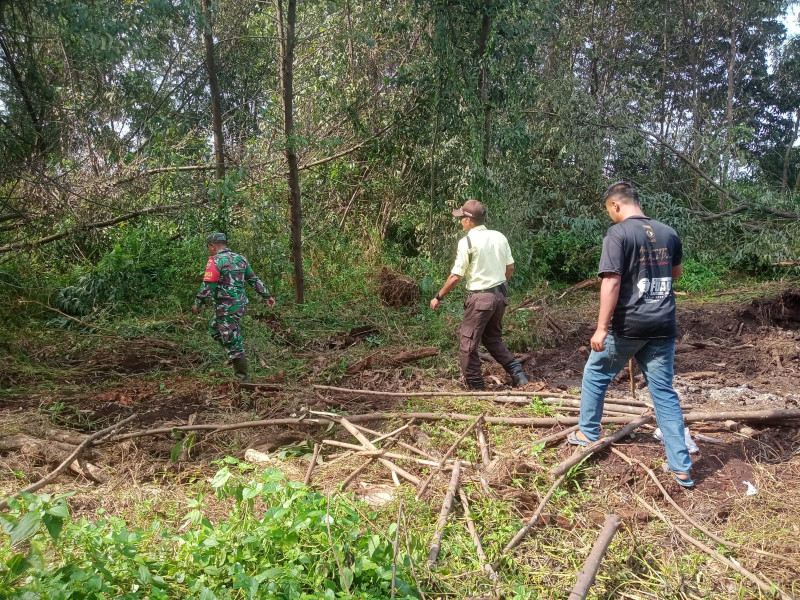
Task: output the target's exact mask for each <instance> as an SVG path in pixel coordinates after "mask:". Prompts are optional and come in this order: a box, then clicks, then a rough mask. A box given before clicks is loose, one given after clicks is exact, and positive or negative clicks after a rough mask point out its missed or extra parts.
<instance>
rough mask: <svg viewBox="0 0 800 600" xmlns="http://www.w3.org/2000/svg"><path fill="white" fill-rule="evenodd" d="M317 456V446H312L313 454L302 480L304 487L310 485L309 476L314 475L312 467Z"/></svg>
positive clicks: (315, 463)
mask: <svg viewBox="0 0 800 600" xmlns="http://www.w3.org/2000/svg"><path fill="white" fill-rule="evenodd" d="M318 456H319V444H314V454H313V455H312V456H311V464H309V465H308V471H306V476H305V479H303V483H304V484H306V485H311V476H312V475H313V474H314V467H315V466H316V465H317V457H318Z"/></svg>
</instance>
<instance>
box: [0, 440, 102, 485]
mask: <svg viewBox="0 0 800 600" xmlns="http://www.w3.org/2000/svg"><path fill="white" fill-rule="evenodd" d="M86 437H87V436H84V441H85V438H86ZM80 443H82V442H79V444H80ZM77 445H78V444H70V443H68V442H60V441H58V440H42V439H39V438H35V437H32V436H30V435H26V434H24V433H19V434H15V435H8V436H6V437H4V438H0V450H2V451H3V452H19V453H20V454H22V455H24V456H34V457H37V458H41V459H43V460H44V461H45V462H47V463H53V462H57V461H61V460H64V458H65V457H66V456H69V455H70V454H71V453H72V452H74V451H75V448H76V447H77ZM91 451H92V450H91V448H87V449H86V450H85V451H84V454H89V453H91ZM69 470H70V471H72V472H73V473H76V474H77V475H81V476H83V477H85V478H86V479H89V480H91V481H94V482H96V483H105V482H107V481H108V473H106V472H105V471H104V470H103V469H102V468H100V467H98V466H97V465H95V464H94V463H91V462H88V461H86V460H84V459H83V458H78V459H76V460H73V461H72V462H71V463H70V464H69Z"/></svg>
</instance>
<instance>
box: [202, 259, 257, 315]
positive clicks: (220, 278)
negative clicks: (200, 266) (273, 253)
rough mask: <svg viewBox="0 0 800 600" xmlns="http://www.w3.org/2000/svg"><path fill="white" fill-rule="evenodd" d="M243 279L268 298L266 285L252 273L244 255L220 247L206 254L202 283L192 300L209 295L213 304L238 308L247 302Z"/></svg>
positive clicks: (231, 308) (203, 298)
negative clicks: (211, 253) (208, 254)
mask: <svg viewBox="0 0 800 600" xmlns="http://www.w3.org/2000/svg"><path fill="white" fill-rule="evenodd" d="M245 281H247V282H248V283H249V284H250V285H252V286H253V289H255V291H256V292H258V293H259V294H260V295H261V296H262V297H264V298H269V296H270V293H269V290H268V289H267V286H265V285H264V282H263V281H261V280H260V279H259V278H258V277H256V274H255V273H253V269H252V267H251V266H250V263H248V262H247V259H246V258H245V257H244V256H242V255H241V254H236V253H235V252H232V251H231V249H230V248H223V249H222V250H220V251H219V252H217V254H216V255H214V256H210V257H209V258H208V263H206V272H205V275H204V277H203V285H202V286H201V287H200V291H199V292H198V293H197V297H196V299H195V304H196V305H197V306H200V305H202V303H203V302H205V300H206V299H207V298H210V299H211V300H213V301H214V304H215V305H216V306H217V307H225V308H226V309H229V310H234V311H236V310H240V309H242V308H243V307H245V306H247V296H246V295H245V293H244V282H245Z"/></svg>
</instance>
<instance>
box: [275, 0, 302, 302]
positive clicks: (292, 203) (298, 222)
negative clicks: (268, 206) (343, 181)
mask: <svg viewBox="0 0 800 600" xmlns="http://www.w3.org/2000/svg"><path fill="white" fill-rule="evenodd" d="M283 1H284V0H275V4H276V7H277V9H278V40H279V47H280V82H281V98H282V100H283V133H284V136H285V139H284V154H285V156H286V163H287V164H288V166H289V170H288V173H287V175H286V180H287V183H288V185H289V215H290V217H289V222H290V228H291V236H290V238H291V246H292V261H293V262H294V301H295V302H296V303H298V304H303V303H304V302H305V280H304V276H303V239H302V234H303V220H302V219H303V212H302V204H301V197H300V172H299V171H298V168H297V150H296V147H295V146H296V143H297V142H296V139H295V137H294V136H295V134H294V87H293V86H294V49H295V25H296V23H297V0H288V9H287V11H286V13H285V14H284V9H283Z"/></svg>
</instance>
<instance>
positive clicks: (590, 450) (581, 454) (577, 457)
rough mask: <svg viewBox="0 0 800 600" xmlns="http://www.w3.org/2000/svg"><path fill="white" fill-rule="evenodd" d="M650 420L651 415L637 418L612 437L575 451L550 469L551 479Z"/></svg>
mask: <svg viewBox="0 0 800 600" xmlns="http://www.w3.org/2000/svg"><path fill="white" fill-rule="evenodd" d="M652 420H653V415H651V414H646V415H642V416H641V417H639V418H638V419H636V420H635V421H633V422H631V423H628V424H627V425H625V427H622V428H621V429H620V430H619V431H617V432H616V433H614V434H612V435H609V436H608V437H604V438H602V439H599V440H597V441H596V442H593V443H591V444H589V445H588V446H586V448H584V449H583V450H576V451H575V453H573V454H572V456H570V457H569V458H568V459H567V460H565V461H563V462H561V463H560V464H558V465H556V466H555V467H553V468H552V469H550V474H551V475H552V476H553V477H558V476H559V475H564V474H566V472H567V471H569V470H570V469H571V468H572V467H574V466H575V465H577V464H578V463H579V462H581V461H582V460H583V459H585V458H586V457H587V456H591V455H592V454H594V453H595V452H599V451H600V450H603V449H604V448H607V447H608V446H610V445H611V444H613V443H614V442H616V441H617V440H621V439H622V438H624V437H625V436H626V435H628V434H629V433H632V432H633V431H635V430H636V429H638V428H639V427H641V426H642V425H644V424H645V423H649V422H650V421H652Z"/></svg>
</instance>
